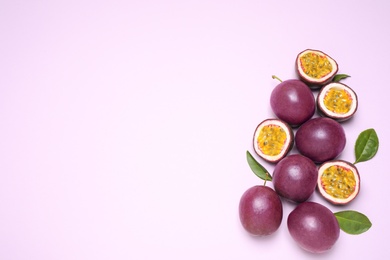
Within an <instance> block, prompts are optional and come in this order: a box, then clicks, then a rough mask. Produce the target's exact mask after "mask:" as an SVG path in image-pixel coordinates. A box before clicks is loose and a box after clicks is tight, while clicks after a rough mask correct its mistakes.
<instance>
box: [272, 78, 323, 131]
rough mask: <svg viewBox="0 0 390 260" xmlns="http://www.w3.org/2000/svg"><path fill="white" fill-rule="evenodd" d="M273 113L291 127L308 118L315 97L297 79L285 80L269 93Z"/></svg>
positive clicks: (312, 112)
mask: <svg viewBox="0 0 390 260" xmlns="http://www.w3.org/2000/svg"><path fill="white" fill-rule="evenodd" d="M270 102H271V108H272V111H273V112H274V114H275V115H276V116H277V117H278V118H279V119H281V120H283V121H285V122H286V123H288V124H290V125H291V126H292V127H296V126H299V125H301V124H303V123H304V122H306V121H307V120H309V119H310V118H311V117H312V116H313V115H314V112H315V107H316V105H315V98H314V95H313V92H312V91H311V90H310V88H309V87H308V86H307V85H306V84H305V83H304V82H302V81H300V80H298V79H290V80H285V81H283V82H281V83H279V85H277V86H276V87H275V88H274V89H273V91H272V93H271V98H270Z"/></svg>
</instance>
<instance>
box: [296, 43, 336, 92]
mask: <svg viewBox="0 0 390 260" xmlns="http://www.w3.org/2000/svg"><path fill="white" fill-rule="evenodd" d="M295 67H296V70H297V73H298V76H299V77H300V79H301V80H303V81H304V82H306V83H307V84H308V85H309V86H310V87H313V88H316V87H318V86H322V85H325V84H326V83H329V82H330V81H331V80H332V79H333V77H334V76H335V75H336V73H337V71H338V65H337V62H336V61H335V60H334V59H333V58H332V57H330V56H329V55H327V54H326V53H324V52H322V51H319V50H312V49H307V50H304V51H302V52H301V53H299V54H298V55H297V58H296V61H295Z"/></svg>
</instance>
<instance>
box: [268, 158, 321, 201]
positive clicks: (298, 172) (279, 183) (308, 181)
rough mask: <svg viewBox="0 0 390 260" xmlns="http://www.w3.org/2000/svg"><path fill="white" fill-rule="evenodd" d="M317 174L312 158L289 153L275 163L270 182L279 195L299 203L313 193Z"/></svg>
mask: <svg viewBox="0 0 390 260" xmlns="http://www.w3.org/2000/svg"><path fill="white" fill-rule="evenodd" d="M317 176H318V171H317V166H316V165H315V164H314V162H313V161H312V160H310V159H309V158H307V157H305V156H303V155H300V154H291V155H289V156H287V157H285V158H283V159H282V160H281V161H280V162H278V164H276V166H275V169H274V172H273V175H272V183H273V185H274V188H275V191H276V193H278V194H279V195H280V196H282V197H284V198H286V199H288V200H290V201H294V202H297V203H300V202H303V201H306V200H307V199H309V198H310V197H311V195H312V194H313V192H314V190H315V188H316V186H317V179H318V177H317Z"/></svg>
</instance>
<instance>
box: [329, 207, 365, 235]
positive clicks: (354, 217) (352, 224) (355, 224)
mask: <svg viewBox="0 0 390 260" xmlns="http://www.w3.org/2000/svg"><path fill="white" fill-rule="evenodd" d="M334 215H335V216H336V218H337V221H338V222H339V225H340V229H341V230H343V231H344V232H345V233H348V234H351V235H358V234H361V233H364V232H366V231H367V230H369V229H370V228H371V226H372V224H371V221H370V220H369V219H368V217H367V216H365V215H364V214H362V213H360V212H357V211H354V210H345V211H340V212H336V213H334Z"/></svg>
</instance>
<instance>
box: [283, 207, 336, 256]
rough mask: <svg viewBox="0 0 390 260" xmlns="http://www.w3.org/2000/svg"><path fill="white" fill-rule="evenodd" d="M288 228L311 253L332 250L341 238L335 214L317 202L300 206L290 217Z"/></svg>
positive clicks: (296, 239) (293, 236) (295, 238)
mask: <svg viewBox="0 0 390 260" xmlns="http://www.w3.org/2000/svg"><path fill="white" fill-rule="evenodd" d="M287 227H288V230H289V232H290V235H291V236H292V238H293V239H294V240H295V241H296V242H297V243H298V245H299V246H300V247H301V248H303V249H304V250H306V251H308V252H311V253H324V252H326V251H328V250H330V249H331V248H332V247H333V246H334V244H335V243H336V242H337V240H338V238H339V236H340V226H339V223H338V221H337V219H336V217H335V215H334V214H333V212H332V211H330V209H328V208H327V207H325V206H323V205H321V204H319V203H316V202H310V201H306V202H303V203H301V204H299V205H298V206H297V207H296V208H295V209H294V210H293V211H291V213H290V214H289V215H288V218H287Z"/></svg>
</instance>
